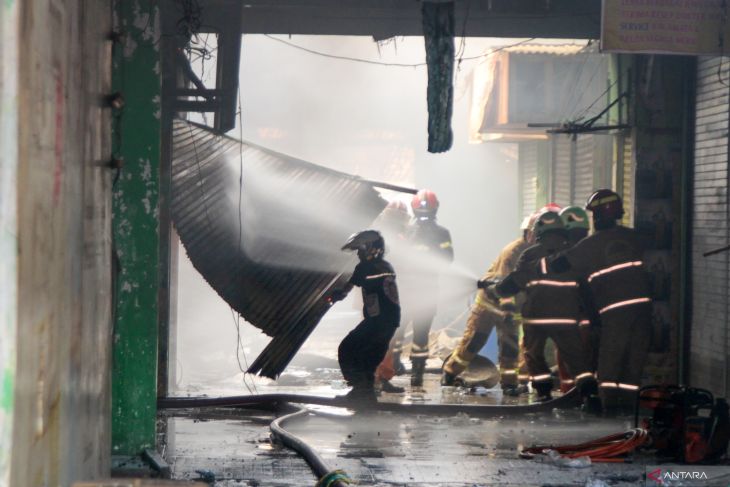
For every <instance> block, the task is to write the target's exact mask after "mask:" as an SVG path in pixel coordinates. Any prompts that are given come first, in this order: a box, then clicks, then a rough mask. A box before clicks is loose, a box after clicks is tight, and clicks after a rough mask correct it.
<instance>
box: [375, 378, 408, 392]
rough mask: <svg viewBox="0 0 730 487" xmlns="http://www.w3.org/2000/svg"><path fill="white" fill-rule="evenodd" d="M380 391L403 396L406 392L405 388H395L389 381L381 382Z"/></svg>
mask: <svg viewBox="0 0 730 487" xmlns="http://www.w3.org/2000/svg"><path fill="white" fill-rule="evenodd" d="M380 390H381V391H383V392H387V393H389V394H403V393H404V392H406V390H405V389H404V388H403V387H399V386H394V385H393V384H392V383H391V382H390V381H389V380H386V379H383V380H382V381H381V382H380Z"/></svg>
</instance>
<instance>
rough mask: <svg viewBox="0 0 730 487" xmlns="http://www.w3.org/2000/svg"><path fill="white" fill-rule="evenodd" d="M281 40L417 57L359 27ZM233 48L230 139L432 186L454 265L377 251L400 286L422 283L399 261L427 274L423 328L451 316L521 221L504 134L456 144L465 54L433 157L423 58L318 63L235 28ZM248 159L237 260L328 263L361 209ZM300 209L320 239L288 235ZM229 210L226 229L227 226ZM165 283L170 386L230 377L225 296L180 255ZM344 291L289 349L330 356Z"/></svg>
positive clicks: (476, 47) (345, 324)
mask: <svg viewBox="0 0 730 487" xmlns="http://www.w3.org/2000/svg"><path fill="white" fill-rule="evenodd" d="M287 40H290V41H291V42H292V43H295V44H298V45H301V46H303V47H306V48H309V49H313V50H318V51H323V52H328V53H331V54H334V55H341V56H349V57H359V58H366V59H374V60H381V61H384V62H401V63H419V62H422V61H423V60H424V59H425V53H424V47H423V39H422V38H420V37H418V38H415V37H414V38H399V39H397V41H396V42H394V43H391V44H390V45H387V46H381V47H380V48H379V47H378V46H377V45H376V44H375V43H374V42H373V41H372V39H371V38H366V37H333V36H292V37H291V38H290V39H287ZM510 42H511V41H510V40H506V39H500V40H490V39H467V42H466V51H465V53H464V55H465V57H469V56H475V55H479V54H482V53H483V52H484V51H485V50H486V48H487V47H489V46H493V45H502V44H508V43H510ZM242 46H243V47H242V58H241V77H240V92H241V106H242V116H241V119H242V121H243V125H242V126H240V127H236V128H235V129H234V130H233V131H232V132H231V133H230V134H229V135H231V136H233V137H235V138H242V139H243V140H248V141H251V142H253V143H255V144H258V145H260V146H263V147H267V148H270V149H272V150H275V151H279V152H281V153H284V154H290V155H292V156H294V157H297V158H299V159H303V160H306V161H310V162H312V163H315V164H319V165H322V166H325V167H329V168H332V169H336V170H338V171H341V172H345V173H348V174H352V175H357V176H361V177H363V178H365V179H371V180H378V181H386V182H390V183H393V184H399V185H402V186H407V187H417V188H429V189H432V190H434V191H435V192H436V193H437V195H438V197H439V200H440V201H441V207H440V209H439V213H438V222H439V224H441V225H443V226H444V227H446V228H447V229H448V230H449V231H450V232H451V236H452V240H453V245H454V252H455V260H454V262H453V263H451V264H448V263H445V262H443V261H440V260H438V259H433V258H431V257H427V256H419V257H417V258H413V257H412V260H411V262H409V263H408V264H405V265H404V264H403V262H402V260H401V259H400V258H399V256H400V255H402V254H408V253H409V252H411V251H410V249H409V248H408V245H407V244H406V243H404V242H400V241H399V240H398V239H394V238H391V236H388V235H386V236H385V239H386V247H387V253H386V256H385V258H386V259H387V260H389V261H390V262H391V263H392V264H393V266H394V267H395V270H396V274H397V275H398V278H397V280H398V285H399V287H400V288H401V294H402V295H405V294H409V293H411V292H412V293H414V294H418V293H419V292H423V291H424V290H425V289H428V288H432V287H434V286H432V282H422V283H421V285H420V286H419V285H418V283H416V285H415V286H413V287H412V286H411V285H410V283H409V282H408V281H409V279H408V277H407V276H408V274H411V271H410V269H412V268H416V269H418V270H419V271H420V272H421V273H424V274H431V275H438V276H440V277H439V278H438V285H437V286H436V287H437V288H438V294H437V296H436V298H434V301H437V304H438V308H439V313H438V315H437V317H436V319H435V321H434V329H438V328H439V327H441V326H443V325H444V324H446V323H450V322H451V321H453V319H454V317H456V316H458V315H460V314H461V313H462V312H463V311H464V310H465V309H466V308H467V307H468V306H469V303H470V299H469V297H470V296H471V294H473V293H474V292H475V291H476V280H477V279H478V278H479V276H481V275H482V274H483V273H484V271H485V270H486V269H487V267H488V266H489V264H490V263H491V261H492V260H493V259H494V258H495V257H496V255H497V253H498V252H499V250H500V249H501V248H502V247H503V246H504V245H506V244H507V243H508V242H510V241H512V240H513V239H514V238H515V237H516V236H517V235H518V233H519V223H520V217H519V215H518V204H517V193H518V190H517V165H516V161H515V160H514V158H513V157H511V156H510V154H511V153H514V152H515V151H514V149H513V146H511V147H512V149H511V151H505V150H504V149H505V145H504V144H477V145H470V144H468V136H467V124H468V114H469V101H470V98H471V97H470V96H469V95H470V90H471V88H470V72H471V69H472V68H473V66H474V65H475V63H474V62H466V61H465V62H464V63H462V64H461V65H460V69H459V72H458V73H457V76H456V86H455V88H456V89H455V93H456V97H455V104H454V117H453V129H454V134H455V138H454V146H453V148H452V150H450V151H449V152H447V153H444V154H439V155H434V154H429V153H428V152H427V150H426V144H427V110H426V84H427V79H426V70H425V67H420V68H394V67H387V66H379V65H370V64H363V63H356V62H349V61H346V60H337V59H331V58H326V57H323V56H318V55H313V54H310V53H306V52H303V51H300V50H297V49H294V48H291V47H290V46H286V45H283V44H281V43H278V42H276V41H273V40H271V39H269V38H267V37H265V36H260V35H246V36H244V38H243V45H242ZM250 162H251V161H249V159H248V157H247V155H246V153H245V152H244V154H243V165H244V173H243V185H242V188H240V189H241V196H242V205H241V215H242V219H241V221H240V225H241V229H242V232H241V233H242V244H243V246H244V249H245V250H246V252H247V253H248V255H249V257H250V258H252V259H254V260H257V261H259V262H262V263H267V264H270V265H278V266H287V267H292V268H299V269H307V270H313V271H317V270H338V271H339V270H341V269H332V268H329V269H328V268H327V265H331V264H332V262H328V261H327V256H332V255H343V254H345V253H344V252H342V251H340V247H341V245H342V244H343V243H344V242H339V241H336V239H334V238H331V236H333V235H335V234H337V235H341V234H345V235H346V234H349V233H351V232H354V231H357V230H362V229H363V228H359V227H358V228H352V227H351V225H352V222H354V221H362V220H363V219H365V216H364V215H357V214H354V215H353V214H348V213H347V211H344V209H341V208H331V207H323V206H322V203H321V202H320V199H318V194H319V193H318V192H319V191H320V189H316V188H315V189H312V188H308V187H307V186H299V187H295V188H291V187H289V186H288V185H287V184H286V182H285V181H283V180H282V178H280V177H279V176H278V175H277V174H276V173H275V172H273V171H265V170H259V168H260V167H261V166H260V165H257V166H256V168H257V169H256V170H252V169H251V166H249V163H250ZM229 164H230V169H231V174H232V175H233V176H232V179H231V187H230V190H229V192H228V195H227V196H228V197H229V198H231V200H232V203H233V208H236V207H237V205H238V198H239V186H238V175H239V172H238V171H239V164H240V160H239V158H238V157H232V158H231V160H230V161H229ZM381 194H382V195H383V196H384V197H385V198H386V199H388V200H392V199H400V200H401V201H403V202H405V203H406V204H409V203H410V195H403V194H400V193H394V192H389V191H383V192H382V193H381ZM333 213H334V214H335V215H336V216H335V217H332V216H331V215H332V214H333ZM304 216H306V218H307V219H308V220H309V221H312V222H314V223H313V224H314V225H316V226H317V228H318V232H319V235H320V236H321V238H312V237H309V236H304V235H305V234H304V232H300V231H298V229H299V226H300V225H301V222H302V221H303V220H304V218H303V217H304ZM237 218H238V217H237V216H236V217H235V219H234V220H233V221H232V222H231V225H236V226H237V225H238V224H239V221H238V219H237ZM254 229H255V231H254ZM307 235H311V232H310V233H308V234H307ZM325 241H326V243H323V242H325ZM282 242H285V243H287V244H291V245H296V246H297V248H298V249H300V250H301V252H302V253H303V254H305V255H307V256H309V257H308V258H304V259H302V258H297V259H290V258H289V257H288V256H286V255H281V254H276V253H272V252H270V250H271V248H272V247H273V246H274V245H275V244H277V243H282ZM411 253H412V252H411ZM330 260H331V259H330ZM323 261H324V264H323ZM356 261H357V260H356V258H355V257H354V256H352V257H350V260H349V261H348V260H343V261H342V262H344V265H342V267H343V268H345V269H352V268H354V266H355V264H356ZM338 266H339V264H338ZM338 266H335V267H338ZM178 289H179V306H178V318H177V323H178V327H177V328H178V359H179V361H180V368H181V369H183V370H184V371H185V374H184V375H185V380H184V381H183V382H184V383H186V384H188V385H190V384H193V385H197V386H198V387H200V388H202V390H210V388H211V387H213V386H212V385H211V384H212V382H211V381H210V379H211V377H230V376H234V375H235V374H237V373H238V366H237V360H236V346H235V344H236V340H237V333H236V327H235V326H234V323H233V320H232V319H231V317H230V309H229V308H228V306H227V305H226V304H225V303H224V302H223V301H222V300H221V299H220V298H219V297H218V296H217V295H216V294H215V292H214V291H212V290H211V289H210V288H209V286H207V284H206V283H205V282H204V281H203V279H202V277H201V276H200V275H199V274H197V272H196V271H195V270H194V269H193V268H192V266H190V265H189V264H188V263H184V264H181V266H180V269H179V281H178ZM414 289H415V290H414ZM357 294H359V293H358V292H353V298H351V299H348V300H346V301H344V302H342V303H338V304H337V305H336V306H334V307H333V308H332V309H331V310H330V311H329V312H328V314H327V315H326V316H325V318H324V320H323V321H322V323H321V324H320V325H319V326H318V328H317V329H316V330H315V332H314V333H313V334H312V336H311V337H310V339H309V340H308V342H307V343H306V344H305V346H304V348H303V349H302V351H303V352H304V353H308V352H311V353H316V354H319V355H323V356H327V357H331V358H334V357H336V347H337V343H339V341H340V340H341V339H342V338H343V337H344V336H345V335H346V334H347V333H348V332H349V330H350V329H352V327H353V326H354V325H356V324H357V322H358V321H359V319H360V311H359V306H358V305H357V298H356V297H355V296H356V295H357ZM422 295H423V294H422ZM415 301H416V303H417V304H416V305H415V306H423V307H424V308H425V307H427V306H432V305H433V304H434V303H433V302H432V300H431V299H430V298H429V299H421V300H415ZM410 306H413V305H412V304H411V305H410ZM409 311H410V310H404V312H405V313H408V312H409ZM241 323H242V324H241V335H242V342H243V344H244V348H245V350H246V354H247V357H248V359H249V360H251V359H252V358H253V357H254V356H255V355H256V354H257V353H258V352H259V351H260V350H261V349H262V348H263V346H264V345H265V343H266V341H267V337H265V336H264V335H262V334H261V333H260V332H259V331H258V330H257V329H256V328H254V327H252V326H251V325H248V324H246V323H245V322H243V321H241ZM460 325H461V326H463V323H460Z"/></svg>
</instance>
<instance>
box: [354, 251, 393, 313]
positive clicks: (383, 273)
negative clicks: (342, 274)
mask: <svg viewBox="0 0 730 487" xmlns="http://www.w3.org/2000/svg"><path fill="white" fill-rule="evenodd" d="M350 283H351V284H353V285H355V286H359V287H360V288H361V289H362V301H363V309H362V313H363V316H364V317H365V319H370V320H377V321H379V322H382V323H384V324H388V325H392V326H393V327H397V326H398V325H399V324H400V301H399V299H398V287H397V286H396V282H395V271H394V270H393V267H392V266H391V265H390V263H388V262H387V261H385V260H382V259H379V260H373V261H364V262H360V263H359V264H358V265H357V266H356V267H355V270H354V272H353V273H352V277H351V278H350Z"/></svg>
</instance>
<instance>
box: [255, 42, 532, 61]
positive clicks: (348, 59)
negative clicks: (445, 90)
mask: <svg viewBox="0 0 730 487" xmlns="http://www.w3.org/2000/svg"><path fill="white" fill-rule="evenodd" d="M264 37H268V38H269V39H271V40H274V41H276V42H280V43H282V44H286V45H287V46H289V47H293V48H294V49H299V50H300V51H304V52H308V53H310V54H315V55H317V56H322V57H326V58H330V59H340V60H342V61H351V62H356V63H365V64H375V65H378V66H390V67H398V68H418V67H421V66H426V65H427V63H426V62H422V63H386V62H383V61H374V60H372V59H363V58H356V57H350V56H338V55H336V54H329V53H326V52H322V51H316V50H314V49H309V48H308V47H304V46H300V45H298V44H295V43H293V42H289V41H287V40H284V39H280V38H278V37H274V36H272V35H269V34H264ZM535 39H536V38H535V37H530V38H529V39H524V40H522V41H519V42H515V43H514V44H510V45H508V46H502V47H498V48H496V49H492V50H490V51H489V52H486V53H484V54H480V55H478V56H469V57H462V58H461V61H472V60H475V59H484V58H487V57H489V56H491V55H492V54H496V53H498V52H499V51H503V50H505V49H509V48H511V47H516V46H520V45H522V44H526V43H528V42H532V41H534V40H535Z"/></svg>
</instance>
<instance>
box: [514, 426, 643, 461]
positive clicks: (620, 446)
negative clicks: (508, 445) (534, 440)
mask: <svg viewBox="0 0 730 487" xmlns="http://www.w3.org/2000/svg"><path fill="white" fill-rule="evenodd" d="M649 442H650V436H649V432H648V431H647V430H645V429H643V428H634V429H631V430H629V431H626V432H624V433H618V434H613V435H609V436H604V437H603V438H598V439H596V440H591V441H587V442H585V443H578V444H576V445H536V446H532V447H530V448H526V449H524V450H522V453H523V454H528V455H534V454H542V453H543V452H545V451H546V450H554V451H556V452H558V453H559V454H561V455H562V456H563V457H564V458H578V457H589V458H590V459H591V461H592V462H596V463H623V462H625V461H626V458H625V455H628V454H629V453H632V452H634V451H636V450H637V449H639V448H641V447H643V446H646V445H648V444H649Z"/></svg>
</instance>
